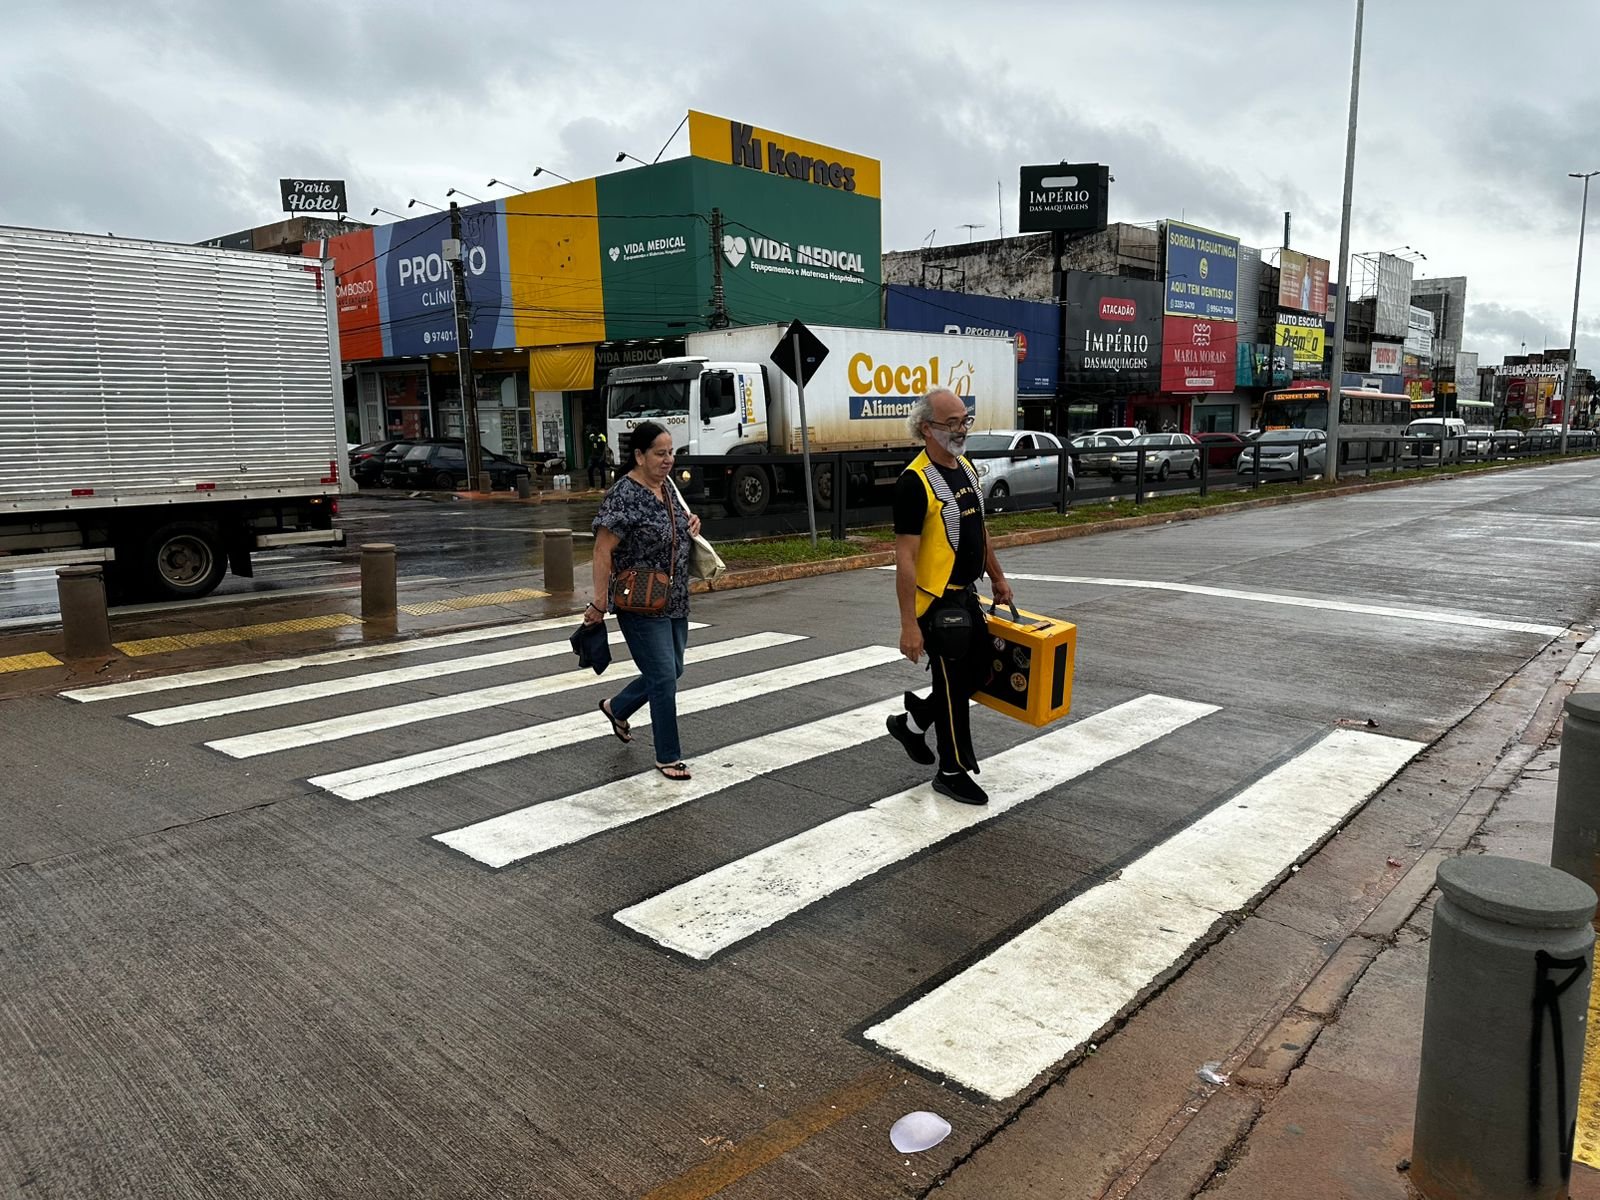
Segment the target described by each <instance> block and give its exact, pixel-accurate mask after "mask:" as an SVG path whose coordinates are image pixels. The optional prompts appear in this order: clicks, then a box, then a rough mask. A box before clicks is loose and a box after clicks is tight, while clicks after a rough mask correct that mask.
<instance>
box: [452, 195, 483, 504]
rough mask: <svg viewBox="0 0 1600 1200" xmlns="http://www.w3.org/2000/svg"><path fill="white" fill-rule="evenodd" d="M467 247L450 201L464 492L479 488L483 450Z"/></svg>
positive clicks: (458, 212)
mask: <svg viewBox="0 0 1600 1200" xmlns="http://www.w3.org/2000/svg"><path fill="white" fill-rule="evenodd" d="M465 257H466V247H465V246H464V245H463V244H462V241H461V206H460V205H458V204H457V203H456V202H455V201H454V200H452V201H450V240H449V241H447V242H446V243H445V245H444V258H445V261H447V262H448V263H449V264H450V279H451V283H452V285H453V286H452V288H451V291H452V293H453V295H452V299H453V300H454V303H455V312H456V378H457V379H459V380H460V386H461V416H462V423H463V425H464V426H465V427H464V428H463V429H462V431H461V432H462V439H461V441H462V450H463V451H465V455H466V462H467V481H466V482H467V491H469V492H475V491H477V490H478V487H479V479H478V474H479V469H480V467H481V466H482V460H483V449H482V443H481V441H480V438H479V434H478V390H477V388H476V387H474V386H473V382H472V317H471V314H470V313H469V312H468V310H467V271H466V263H465V262H464V259H465Z"/></svg>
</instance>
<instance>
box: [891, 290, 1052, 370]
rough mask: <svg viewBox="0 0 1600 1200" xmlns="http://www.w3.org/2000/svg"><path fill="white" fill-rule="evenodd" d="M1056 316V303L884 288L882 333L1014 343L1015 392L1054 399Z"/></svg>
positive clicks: (961, 293) (962, 293)
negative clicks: (948, 335)
mask: <svg viewBox="0 0 1600 1200" xmlns="http://www.w3.org/2000/svg"><path fill="white" fill-rule="evenodd" d="M1059 320H1060V312H1059V310H1058V309H1057V308H1056V306H1055V305H1054V304H1040V303H1038V302H1036V301H1031V300H1006V299H1003V298H1001V297H998V296H971V295H968V294H967V293H965V292H939V291H934V290H933V289H932V288H916V287H902V286H899V285H895V286H892V287H889V288H886V289H885V296H884V322H883V323H884V328H886V329H915V330H920V331H922V332H924V333H961V334H967V335H969V336H973V337H999V338H1003V337H1014V338H1016V339H1017V392H1018V393H1019V394H1021V395H1034V396H1037V395H1047V396H1050V395H1054V394H1055V390H1056V361H1057V358H1058V357H1059V355H1060V353H1061V334H1060V331H1059V329H1058V324H1057V323H1058V322H1059Z"/></svg>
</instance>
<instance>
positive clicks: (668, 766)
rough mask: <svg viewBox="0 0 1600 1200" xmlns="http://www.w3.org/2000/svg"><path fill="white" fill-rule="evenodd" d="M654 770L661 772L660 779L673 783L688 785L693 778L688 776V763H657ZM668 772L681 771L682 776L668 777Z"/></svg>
mask: <svg viewBox="0 0 1600 1200" xmlns="http://www.w3.org/2000/svg"><path fill="white" fill-rule="evenodd" d="M656 770H658V771H660V772H661V777H662V778H663V779H670V780H672V782H673V783H688V782H689V780H691V779H693V778H694V776H693V775H691V774H689V764H688V763H681V762H675V763H657V764H656ZM668 771H682V772H683V774H682V775H668V774H667V772H668Z"/></svg>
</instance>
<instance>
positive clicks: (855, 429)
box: [606, 325, 1017, 517]
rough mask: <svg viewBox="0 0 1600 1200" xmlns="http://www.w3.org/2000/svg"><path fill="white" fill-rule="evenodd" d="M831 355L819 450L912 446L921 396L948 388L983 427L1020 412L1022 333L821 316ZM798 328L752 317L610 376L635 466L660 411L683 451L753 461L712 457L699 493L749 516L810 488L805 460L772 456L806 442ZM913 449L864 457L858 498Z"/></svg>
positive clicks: (811, 390) (818, 478)
mask: <svg viewBox="0 0 1600 1200" xmlns="http://www.w3.org/2000/svg"><path fill="white" fill-rule="evenodd" d="M810 328H811V332H812V333H813V334H815V335H816V337H817V338H818V340H820V341H821V343H822V344H823V346H825V347H826V348H827V354H826V356H825V357H824V358H823V360H822V362H821V364H820V365H819V366H818V367H817V370H816V374H815V375H813V376H812V378H811V380H810V382H808V383H807V384H806V396H805V398H806V424H807V428H808V435H809V439H810V449H811V452H812V453H813V454H831V453H833V452H836V451H841V450H844V451H874V450H904V449H906V448H909V447H912V446H915V445H916V444H917V442H916V439H915V438H914V436H913V434H912V432H911V430H910V429H909V427H908V425H907V418H908V417H909V416H910V414H911V410H912V406H913V405H914V404H915V403H916V401H917V400H918V399H919V398H920V397H922V396H924V395H926V394H927V393H928V392H930V391H932V390H933V389H935V388H940V387H946V388H949V389H950V390H952V391H953V392H955V393H956V394H957V395H958V396H960V397H962V399H964V400H965V401H966V403H967V407H968V409H969V410H970V411H971V412H972V413H973V414H974V417H975V419H976V428H978V429H1009V428H1012V427H1013V426H1014V425H1015V424H1016V418H1017V359H1016V343H1015V341H1014V340H1013V339H1011V338H996V337H973V336H967V335H963V334H943V333H907V332H900V331H896V330H887V329H854V328H846V327H842V326H826V325H817V326H811V327H810ZM787 329H788V326H785V325H751V326H745V327H743V328H739V329H719V330H713V331H711V332H708V333H694V334H690V335H689V336H688V337H687V338H686V339H685V345H684V349H685V353H684V355H683V357H681V358H668V359H663V360H662V361H661V362H659V363H653V364H651V365H648V366H637V367H622V368H619V369H617V370H615V371H613V372H612V373H611V376H610V378H609V380H608V381H607V386H606V414H607V429H606V433H607V436H608V438H609V439H610V442H611V445H613V446H615V447H617V453H618V459H619V462H621V463H622V464H623V466H624V469H626V459H625V447H626V446H627V444H628V436H629V434H630V433H631V432H632V430H633V428H634V426H636V425H637V424H639V423H640V422H642V421H655V422H656V423H658V424H660V425H662V426H664V427H665V428H666V429H667V430H668V432H670V433H671V434H672V437H673V444H674V446H675V448H676V449H677V452H678V453H679V454H680V455H695V456H709V457H712V458H717V457H729V458H736V459H748V461H746V462H730V463H724V464H711V463H708V464H703V465H701V466H699V467H697V468H696V469H695V471H693V472H692V475H691V477H692V482H693V485H694V487H695V489H696V491H698V492H700V494H702V495H703V496H704V497H705V498H706V499H708V500H710V501H712V502H713V503H722V504H725V505H726V506H727V508H728V510H729V511H730V512H732V513H733V514H734V515H736V516H741V517H756V516H760V515H761V514H762V513H764V512H766V511H767V508H768V506H769V505H770V504H771V503H772V501H773V500H774V499H776V498H779V497H788V498H792V497H796V496H798V497H804V495H805V478H804V474H803V471H802V469H801V467H800V466H799V465H797V464H793V463H782V462H774V461H770V460H771V459H772V458H773V457H774V456H783V455H796V454H799V453H800V452H801V450H802V439H801V434H800V394H799V388H798V387H797V386H796V385H795V383H794V381H793V380H792V379H790V378H789V377H788V376H787V375H786V374H784V373H783V371H781V370H780V369H779V368H778V366H777V364H776V363H775V362H774V361H773V358H772V355H773V353H774V351H775V350H777V349H778V347H779V345H780V343H782V342H783V341H784V339H785V334H786V331H787ZM902 467H903V459H902V458H890V459H885V460H883V461H881V462H874V461H871V460H867V459H852V460H851V461H850V463H849V467H848V472H849V478H848V479H846V480H845V481H844V483H845V485H846V486H847V487H849V489H850V495H851V497H852V499H853V500H855V499H858V498H863V497H865V496H867V495H870V494H871V492H872V490H873V489H875V488H879V487H882V486H885V485H888V484H892V483H893V482H894V479H895V478H896V477H897V476H898V475H899V473H900V471H901V469H902ZM813 476H814V478H813V485H814V491H815V495H816V500H817V505H818V507H819V508H822V509H830V508H832V506H833V501H834V489H835V485H836V482H837V481H835V480H834V478H833V464H832V463H831V462H823V463H817V464H815V465H814V466H813Z"/></svg>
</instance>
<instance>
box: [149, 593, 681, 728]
mask: <svg viewBox="0 0 1600 1200" xmlns="http://www.w3.org/2000/svg"><path fill="white" fill-rule="evenodd" d="M570 623H571V618H570V617H569V618H567V620H566V622H564V624H570ZM689 628H690V629H695V628H700V629H704V628H705V626H704V625H700V626H696V625H694V624H692V623H691V624H690V626H689ZM571 653H572V647H571V645H570V644H569V643H568V642H567V641H566V640H565V639H563V640H562V641H559V642H542V643H540V644H539V645H535V646H513V647H512V648H511V649H509V650H494V651H491V652H490V653H488V654H470V655H467V656H465V657H463V658H442V659H436V660H434V661H433V662H425V663H418V664H417V665H416V666H414V667H395V668H393V669H391V670H388V671H373V672H372V673H370V674H367V675H345V676H342V677H340V678H338V679H319V680H317V681H316V682H315V683H302V684H297V685H295V686H292V687H283V688H272V689H270V690H268V691H265V692H244V693H241V694H240V695H237V696H223V697H222V698H220V699H217V700H197V701H195V702H194V703H193V704H179V705H176V706H174V707H172V708H155V709H150V710H149V711H147V712H136V713H131V714H129V716H130V718H131V719H132V720H135V721H138V722H139V723H140V724H141V725H182V724H184V723H185V722H188V721H205V720H209V719H210V718H212V717H226V716H232V715H233V714H234V713H246V712H259V711H260V710H261V709H263V708H281V707H282V706H283V705H285V704H303V703H305V702H306V701H309V700H321V699H324V698H326V697H328V696H347V695H349V694H350V693H351V692H368V691H372V690H373V689H375V688H382V687H393V686H395V685H396V684H401V683H415V682H416V681H417V680H419V679H437V678H440V677H441V676H445V675H464V674H466V673H467V672H469V671H484V670H488V669H489V668H491V667H505V666H511V665H512V664H515V663H524V662H537V661H538V660H540V659H544V658H556V657H558V656H560V655H562V654H571Z"/></svg>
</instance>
